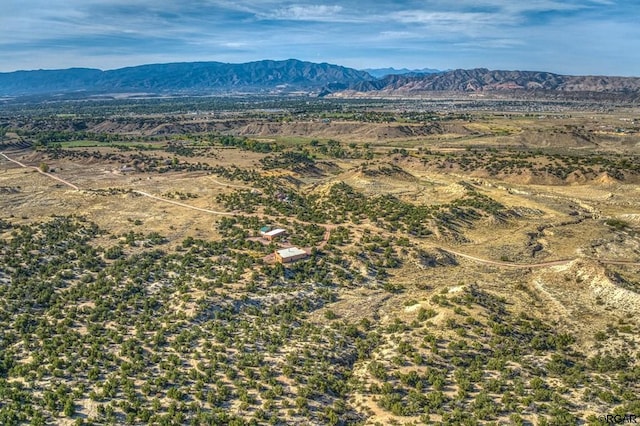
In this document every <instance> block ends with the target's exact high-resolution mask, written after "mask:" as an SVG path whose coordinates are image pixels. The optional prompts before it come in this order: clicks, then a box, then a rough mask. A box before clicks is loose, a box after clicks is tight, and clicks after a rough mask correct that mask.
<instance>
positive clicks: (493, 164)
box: [421, 149, 640, 180]
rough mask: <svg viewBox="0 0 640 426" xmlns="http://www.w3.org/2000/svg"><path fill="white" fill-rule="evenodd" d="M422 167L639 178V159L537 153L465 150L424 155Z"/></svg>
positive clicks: (494, 173)
mask: <svg viewBox="0 0 640 426" xmlns="http://www.w3.org/2000/svg"><path fill="white" fill-rule="evenodd" d="M421 161H422V163H423V164H424V165H425V166H430V167H436V168H439V169H447V168H453V167H459V168H460V169H462V170H464V171H468V172H471V171H475V170H486V171H487V172H488V173H489V174H490V175H492V176H496V175H498V174H507V175H509V174H510V175H519V174H522V172H523V171H525V170H528V171H531V172H532V173H533V174H534V175H539V176H542V175H544V174H549V175H551V176H555V177H557V178H559V179H566V178H567V177H569V175H570V174H571V173H573V172H580V173H582V174H583V175H585V176H586V177H587V178H594V177H596V176H597V175H598V174H600V173H603V172H606V173H608V174H609V175H611V176H613V177H614V178H616V179H620V180H624V179H625V178H626V177H628V176H627V175H633V176H637V175H639V174H640V165H639V164H640V157H639V156H633V155H632V156H628V155H624V156H622V155H617V154H608V155H604V154H603V155H563V154H544V153H543V152H541V151H526V152H522V151H508V150H507V151H503V152H500V153H498V152H497V151H495V150H482V151H481V150H476V149H469V151H468V152H464V153H461V154H453V153H447V154H442V153H428V154H427V155H425V156H423V157H422V160H421Z"/></svg>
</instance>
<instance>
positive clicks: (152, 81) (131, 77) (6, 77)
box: [0, 59, 640, 99]
mask: <svg viewBox="0 0 640 426" xmlns="http://www.w3.org/2000/svg"><path fill="white" fill-rule="evenodd" d="M388 70H393V71H399V72H400V73H399V74H392V75H386V76H384V77H382V78H376V77H375V75H380V73H386V72H387V71H388ZM370 71H371V73H369V72H367V71H360V70H356V69H353V68H347V67H342V66H338V65H332V64H327V63H313V62H304V61H299V60H295V59H289V60H285V61H272V60H264V61H257V62H248V63H243V64H227V63H221V62H188V63H170V64H152V65H141V66H136V67H128V68H121V69H116V70H109V71H102V70H99V69H90V68H70V69H64V70H35V71H15V72H10V73H0V96H9V97H15V96H26V95H43V94H48V95H53V94H69V93H74V94H77V95H78V96H83V95H91V94H100V93H102V94H104V93H148V94H202V95H207V94H228V93H291V92H297V91H303V92H304V93H309V94H317V95H321V96H327V95H335V94H336V93H339V94H345V93H346V94H350V93H351V94H353V93H372V94H376V95H409V96H410V95H415V94H425V93H430V92H463V93H501V92H520V93H555V94H569V93H600V94H613V95H616V96H618V95H620V96H627V97H628V96H631V97H633V98H634V99H637V97H638V95H639V94H640V78H637V77H610V76H567V75H559V74H553V73H549V72H537V71H492V70H488V69H485V68H477V69H471V70H451V71H441V72H435V73H428V72H427V71H426V70H394V69H392V68H390V69H382V70H370ZM405 71H408V72H407V73H405ZM432 71H435V70H432ZM372 74H374V75H372Z"/></svg>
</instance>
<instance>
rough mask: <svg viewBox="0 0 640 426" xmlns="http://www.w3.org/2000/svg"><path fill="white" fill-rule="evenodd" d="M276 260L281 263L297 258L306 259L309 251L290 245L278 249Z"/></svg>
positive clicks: (293, 260)
mask: <svg viewBox="0 0 640 426" xmlns="http://www.w3.org/2000/svg"><path fill="white" fill-rule="evenodd" d="M275 256H276V261H278V262H280V263H291V262H295V261H296V260H300V259H304V258H305V257H307V256H308V254H307V252H306V251H304V250H302V249H299V248H298V247H289V248H286V249H280V250H276V252H275Z"/></svg>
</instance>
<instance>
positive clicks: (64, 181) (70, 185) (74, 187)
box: [0, 152, 80, 191]
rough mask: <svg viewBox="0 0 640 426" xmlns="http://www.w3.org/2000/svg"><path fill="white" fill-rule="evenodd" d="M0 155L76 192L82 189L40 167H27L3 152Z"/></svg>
mask: <svg viewBox="0 0 640 426" xmlns="http://www.w3.org/2000/svg"><path fill="white" fill-rule="evenodd" d="M0 155H2V156H3V157H4V158H6V159H7V160H9V161H11V162H12V163H15V164H17V165H18V166H20V167H24V168H25V169H34V170H35V171H36V172H38V173H40V174H41V175H44V176H48V177H50V178H51V179H55V180H57V181H58V182H60V183H63V184H65V185H67V186H68V187H70V188H73V189H75V190H76V191H78V190H79V189H80V188H78V187H77V186H76V185H74V184H72V183H71V182H68V181H66V180H64V179H62V178H59V177H58V176H54V175H52V174H51V173H47V172H44V171H42V170H40V168H39V167H35V166H27V165H26V164H22V163H21V162H19V161H18V160H14V159H12V158H9V157H7V155H6V154H4V153H3V152H0Z"/></svg>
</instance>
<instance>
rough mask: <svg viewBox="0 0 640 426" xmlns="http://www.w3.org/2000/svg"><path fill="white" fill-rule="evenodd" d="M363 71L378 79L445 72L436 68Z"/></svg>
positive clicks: (368, 69)
mask: <svg viewBox="0 0 640 426" xmlns="http://www.w3.org/2000/svg"><path fill="white" fill-rule="evenodd" d="M362 71H364V72H366V73H369V74H371V75H372V76H374V77H376V78H383V77H386V76H388V75H409V76H421V75H425V74H437V73H441V72H444V71H442V70H437V69H434V68H421V69H413V70H410V69H408V68H400V69H396V68H365V69H363V70H362Z"/></svg>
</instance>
